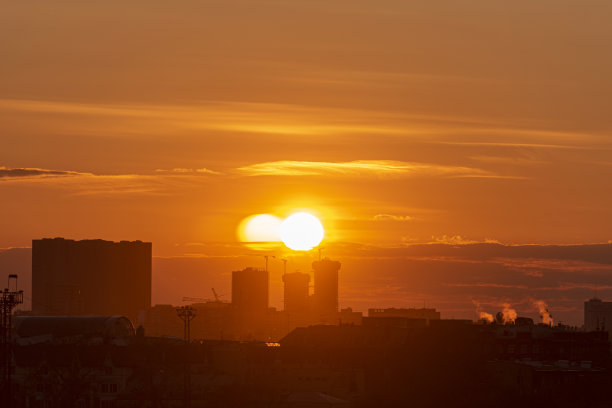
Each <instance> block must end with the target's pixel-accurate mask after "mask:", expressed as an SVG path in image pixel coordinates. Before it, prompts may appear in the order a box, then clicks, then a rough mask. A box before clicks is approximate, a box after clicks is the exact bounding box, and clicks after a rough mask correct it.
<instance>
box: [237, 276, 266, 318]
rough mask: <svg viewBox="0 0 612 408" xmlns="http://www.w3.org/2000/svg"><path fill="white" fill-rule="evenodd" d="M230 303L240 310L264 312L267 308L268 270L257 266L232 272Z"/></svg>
mask: <svg viewBox="0 0 612 408" xmlns="http://www.w3.org/2000/svg"><path fill="white" fill-rule="evenodd" d="M232 305H233V306H234V307H235V308H236V309H237V310H239V311H241V312H246V313H265V312H266V311H267V310H268V272H267V271H266V270H263V269H258V268H246V269H243V270H241V271H234V272H232Z"/></svg>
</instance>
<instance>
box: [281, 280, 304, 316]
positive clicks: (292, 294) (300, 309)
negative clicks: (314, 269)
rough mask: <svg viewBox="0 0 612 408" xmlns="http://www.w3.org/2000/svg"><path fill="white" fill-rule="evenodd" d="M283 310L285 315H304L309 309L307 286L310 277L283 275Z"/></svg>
mask: <svg viewBox="0 0 612 408" xmlns="http://www.w3.org/2000/svg"><path fill="white" fill-rule="evenodd" d="M283 283H284V284H285V291H284V310H285V312H287V313H306V312H308V308H309V299H308V285H309V284H310V275H309V274H307V273H301V272H295V273H287V274H285V275H283Z"/></svg>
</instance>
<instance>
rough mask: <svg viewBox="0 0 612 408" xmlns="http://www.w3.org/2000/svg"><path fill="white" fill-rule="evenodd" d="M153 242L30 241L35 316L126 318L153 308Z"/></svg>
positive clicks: (132, 318)
mask: <svg viewBox="0 0 612 408" xmlns="http://www.w3.org/2000/svg"><path fill="white" fill-rule="evenodd" d="M151 256H152V245H151V243H150V242H141V241H134V242H129V241H121V242H111V241H104V240H99V239H96V240H83V241H74V240H69V239H63V238H54V239H49V238H45V239H37V240H33V241H32V310H33V312H34V313H36V314H40V315H46V316H78V315H93V316H95V315H97V316H109V315H124V316H127V317H129V318H130V319H131V320H132V321H135V320H136V319H137V317H138V314H139V312H141V311H144V310H146V309H148V308H149V307H151Z"/></svg>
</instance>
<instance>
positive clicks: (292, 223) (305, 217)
mask: <svg viewBox="0 0 612 408" xmlns="http://www.w3.org/2000/svg"><path fill="white" fill-rule="evenodd" d="M279 234H280V239H281V241H283V243H284V244H285V245H286V246H287V247H288V248H290V249H293V250H294V251H308V250H310V249H312V248H314V247H316V246H317V245H319V244H320V243H321V241H322V240H323V235H324V234H325V231H324V230H323V225H322V224H321V221H319V219H318V218H317V217H315V216H314V215H312V214H309V213H306V212H298V213H295V214H291V215H290V216H289V217H287V218H285V220H284V221H283V222H282V223H281V225H280V228H279Z"/></svg>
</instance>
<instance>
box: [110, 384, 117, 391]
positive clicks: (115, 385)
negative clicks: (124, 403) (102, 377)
mask: <svg viewBox="0 0 612 408" xmlns="http://www.w3.org/2000/svg"><path fill="white" fill-rule="evenodd" d="M110 392H117V384H111V385H110Z"/></svg>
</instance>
